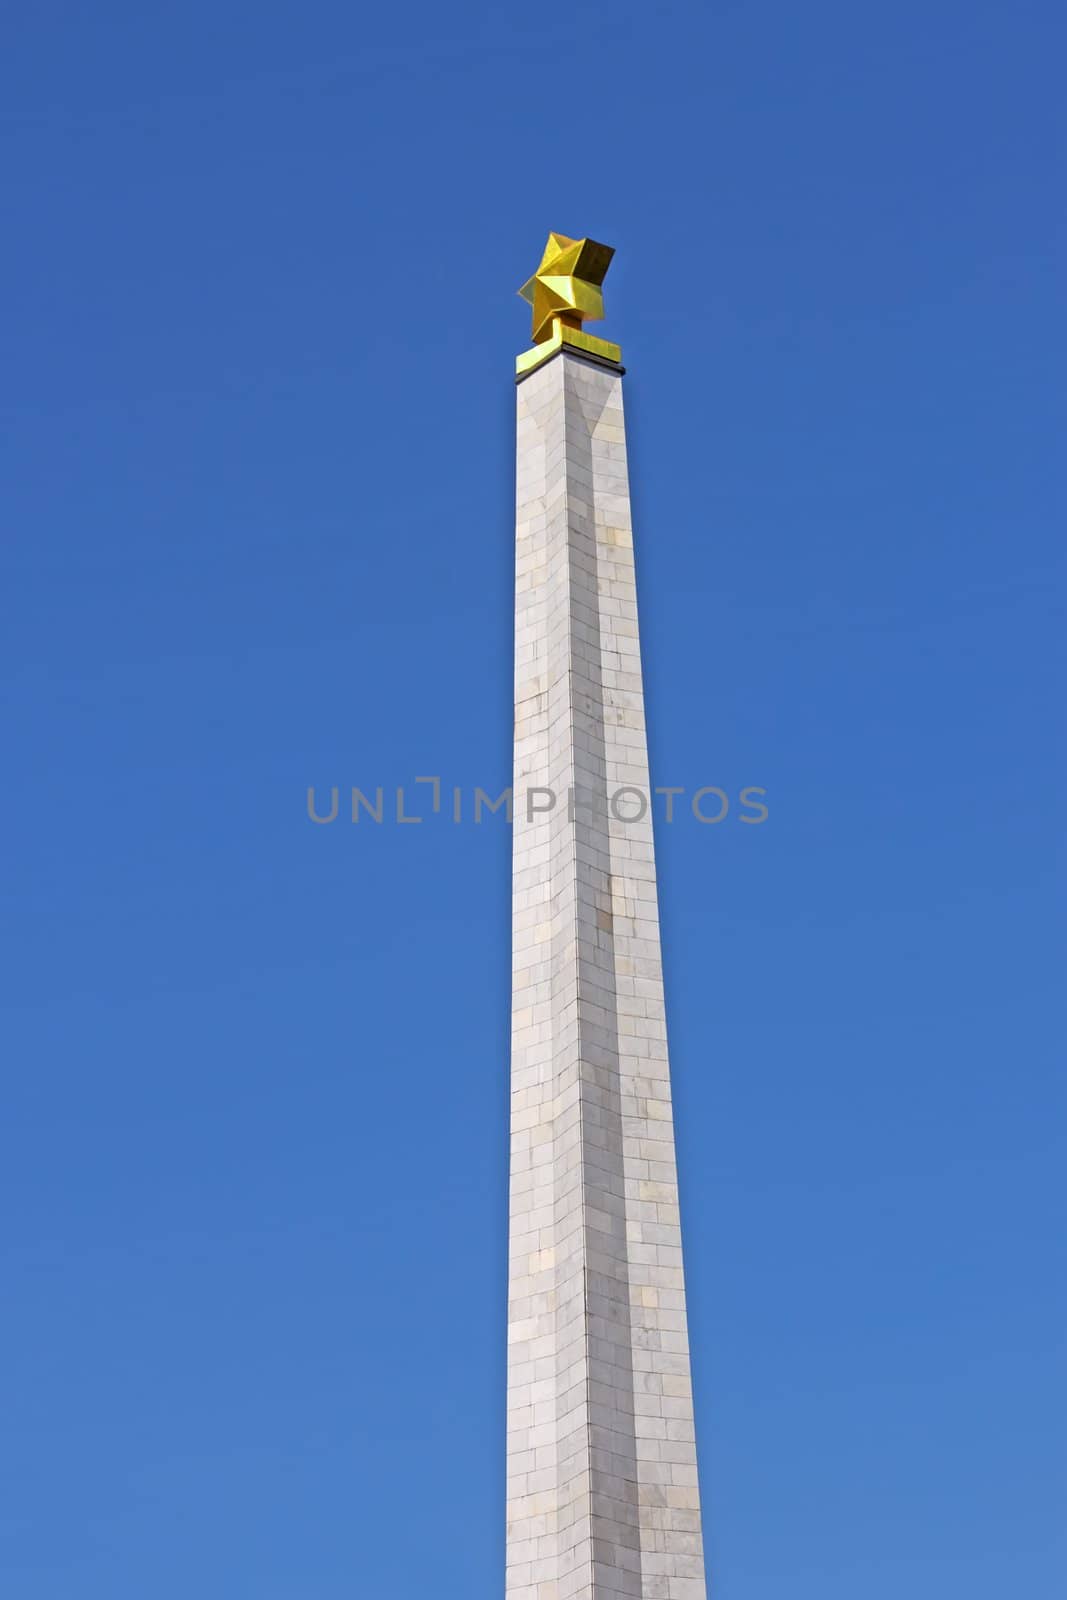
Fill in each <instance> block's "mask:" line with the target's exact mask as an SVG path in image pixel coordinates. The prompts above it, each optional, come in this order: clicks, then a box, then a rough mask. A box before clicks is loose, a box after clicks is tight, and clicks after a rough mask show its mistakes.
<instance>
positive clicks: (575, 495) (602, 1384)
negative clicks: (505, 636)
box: [507, 234, 705, 1600]
mask: <svg viewBox="0 0 1067 1600" xmlns="http://www.w3.org/2000/svg"><path fill="white" fill-rule="evenodd" d="M611 256H612V251H611V250H610V248H608V247H607V246H605V245H599V244H596V243H595V242H594V241H592V240H587V239H583V240H571V239H568V238H565V237H564V236H562V235H559V234H552V235H550V237H549V243H548V247H547V249H546V251H545V257H544V259H543V261H542V263H541V266H540V268H539V270H538V272H537V273H536V274H535V275H534V277H533V278H531V280H530V282H529V283H528V284H527V285H526V287H525V289H524V290H523V291H522V293H523V294H524V295H525V297H526V298H527V299H529V300H530V301H531V303H532V305H533V311H534V328H533V334H534V345H533V348H532V349H531V350H529V351H527V352H526V353H525V355H523V356H520V358H519V361H518V363H517V366H518V382H517V397H518V440H517V460H516V478H517V482H516V530H515V532H516V581H515V769H514V804H515V813H514V860H513V913H512V915H513V952H512V959H513V980H512V984H513V987H512V1057H511V1088H512V1099H511V1135H512V1143H511V1197H510V1278H509V1311H508V1489H507V1499H508V1509H507V1515H508V1528H507V1600H616V1597H620V1596H626V1597H638V1600H703V1597H704V1595H705V1578H704V1559H703V1550H702V1543H701V1531H700V1500H699V1492H698V1487H697V1465H696V1445H695V1438H694V1427H693V1401H692V1390H691V1387H690V1373H689V1346H688V1335H687V1326H686V1309H685V1288H684V1280H683V1274H682V1239H681V1232H680V1227H679V1215H678V1188H677V1178H676V1170H675V1155H674V1127H673V1121H672V1112H671V1089H670V1074H669V1069H668V1062H667V1035H666V1026H665V1020H664V1005H663V974H662V966H661V960H660V936H659V919H658V913H657V905H656V868H655V860H654V853H653V841H652V824H651V806H650V805H649V804H647V801H648V798H649V773H648V755H647V749H646V739H645V713H644V694H643V690H642V681H641V654H640V645H639V639H638V626H637V600H636V592H635V586H634V556H633V538H632V532H631V523H630V495H629V485H628V478H627V467H626V432H625V424H624V420H623V405H622V376H623V368H622V365H621V363H620V354H619V350H618V347H617V346H615V345H612V344H609V343H607V341H605V340H602V339H596V338H593V337H592V336H591V335H589V334H588V333H586V332H585V331H584V329H583V323H584V322H585V321H587V320H592V319H593V318H596V317H600V316H602V315H603V306H602V300H601V285H602V283H603V279H604V274H605V272H606V271H607V267H608V263H609V262H610V260H611ZM624 788H628V789H632V790H634V791H635V792H636V793H635V795H632V796H630V797H629V798H627V797H625V796H623V795H620V793H619V791H620V790H622V789H624ZM641 796H643V797H645V801H646V804H645V806H644V812H643V815H642V816H640V818H639V819H638V820H626V819H628V818H633V817H635V815H636V814H637V813H638V812H639V811H640V810H641V805H640V797H641ZM610 797H614V801H615V804H614V807H613V806H612V804H611V803H610Z"/></svg>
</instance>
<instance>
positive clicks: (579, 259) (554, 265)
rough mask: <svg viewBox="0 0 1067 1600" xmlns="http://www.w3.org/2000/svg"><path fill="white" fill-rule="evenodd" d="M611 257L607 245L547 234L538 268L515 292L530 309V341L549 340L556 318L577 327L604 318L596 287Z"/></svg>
mask: <svg viewBox="0 0 1067 1600" xmlns="http://www.w3.org/2000/svg"><path fill="white" fill-rule="evenodd" d="M614 254H615V251H614V250H613V249H612V247H611V245H610V244H597V242H596V240H595V239H568V238H567V235H566V234H565V233H550V234H549V236H548V243H547V245H546V246H545V253H544V255H543V256H542V257H541V265H540V266H539V267H538V269H537V271H536V272H535V273H534V275H533V277H532V278H530V279H529V281H528V282H527V283H524V284H523V286H522V288H521V289H520V290H519V293H520V294H521V295H522V298H523V299H524V300H528V301H529V302H530V304H531V306H532V307H533V335H532V337H533V341H534V344H541V343H542V342H543V341H544V340H546V339H550V338H551V337H552V331H553V323H554V322H555V321H556V320H557V319H558V320H559V321H560V322H561V323H562V324H563V325H564V326H565V327H569V328H580V327H581V325H582V323H583V322H597V321H599V320H600V318H601V317H602V316H603V315H604V296H603V294H602V293H601V291H600V286H601V284H602V283H603V282H604V275H605V273H606V272H607V270H608V267H609V266H610V265H611V258H612V256H613V255H614Z"/></svg>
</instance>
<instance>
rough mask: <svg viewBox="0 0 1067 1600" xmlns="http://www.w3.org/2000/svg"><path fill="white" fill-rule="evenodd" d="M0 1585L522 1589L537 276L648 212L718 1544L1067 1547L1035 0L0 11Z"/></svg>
mask: <svg viewBox="0 0 1067 1600" xmlns="http://www.w3.org/2000/svg"><path fill="white" fill-rule="evenodd" d="M4 35H5V45H4V51H3V65H2V67H0V75H2V84H3V105H4V112H3V120H2V133H0V139H2V151H3V159H4V166H5V173H6V197H7V198H6V219H5V220H6V223H7V226H6V229H5V233H6V235H7V238H6V243H5V247H4V252H3V256H2V258H0V290H2V296H3V305H4V308H5V314H4V318H3V322H4V330H3V343H4V347H5V360H4V367H5V373H6V379H7V383H6V391H7V392H6V400H5V428H4V445H3V451H4V482H5V488H6V501H7V517H6V521H7V524H8V527H9V530H10V535H11V536H10V537H9V538H8V539H6V540H5V552H4V555H3V580H4V581H3V590H4V595H5V599H4V601H3V606H4V630H3V636H4V641H5V642H4V645H3V651H4V686H5V689H4V703H5V722H6V734H5V747H6V752H7V755H8V758H9V764H8V777H7V781H6V783H5V784H4V786H3V791H2V794H3V806H4V812H5V835H6V840H7V843H8V846H9V850H8V861H7V865H6V867H5V871H4V882H5V900H6V903H7V906H8V909H9V916H8V917H7V918H6V919H5V920H6V926H7V928H8V933H9V939H8V943H7V951H6V955H5V958H4V962H3V978H4V987H5V990H6V994H7V1003H6V1014H7V1018H8V1021H7V1030H6V1031H7V1034H8V1041H9V1042H8V1048H7V1050H6V1052H5V1055H6V1059H7V1067H6V1071H5V1074H4V1080H3V1081H4V1093H3V1106H4V1109H3V1117H2V1132H0V1216H2V1219H3V1223H2V1262H0V1270H2V1279H3V1284H4V1302H5V1309H4V1314H3V1318H2V1321H0V1373H2V1374H3V1388H4V1391H5V1397H4V1404H3V1411H4V1417H5V1421H4V1427H3V1442H2V1444H0V1577H2V1578H3V1580H4V1584H5V1588H6V1590H7V1591H9V1592H10V1593H11V1594H12V1595H17V1596H18V1600H72V1597H75V1596H76V1597H77V1600H143V1597H144V1596H145V1595H151V1596H152V1597H153V1600H187V1597H188V1596H189V1595H190V1594H191V1593H196V1594H198V1595H204V1596H208V1597H214V1596H219V1597H222V1596H225V1597H227V1600H231V1597H239V1596H249V1597H254V1600H342V1597H344V1600H350V1597H352V1596H353V1595H358V1596H363V1595H366V1596H368V1597H370V1596H374V1597H378V1596H381V1597H387V1600H423V1597H425V1596H426V1595H433V1596H435V1597H436V1600H471V1597H474V1596H486V1597H489V1596H496V1595H499V1594H500V1593H501V1592H502V1577H501V1573H502V1559H503V1476H502V1451H503V1399H504V1389H503V1384H504V1367H503V1356H504V1342H503V1333H504V1328H503V1317H504V1288H505V1284H504V1279H505V1220H504V1195H505V1146H506V1110H507V1097H506V1095H507V1089H506V1072H507V1008H508V849H509V840H508V834H507V829H506V827H505V826H504V825H503V824H502V823H501V822H500V821H499V819H498V820H497V821H496V822H495V823H494V822H493V820H492V819H489V820H488V821H487V822H486V823H484V824H483V826H482V827H480V828H475V827H473V826H461V827H454V826H452V825H450V824H449V823H448V822H447V820H446V819H445V818H436V819H434V818H430V819H429V820H428V821H427V822H426V823H424V824H422V825H420V826H417V827H398V826H396V825H395V823H394V824H392V825H388V824H383V825H382V826H381V827H374V826H373V825H371V826H366V825H362V824H361V825H360V826H359V827H358V828H356V827H353V826H352V825H351V824H344V823H338V824H337V825H335V826H331V827H321V828H316V827H314V826H313V825H312V824H311V823H309V821H308V820H307V818H306V815H305V810H304V802H305V792H306V789H307V786H308V785H309V784H315V785H318V786H320V788H323V789H324V788H325V787H327V786H329V785H331V784H338V785H340V786H342V787H344V786H351V785H353V784H357V785H361V786H363V787H373V786H375V785H377V784H382V785H383V786H386V787H387V789H390V790H391V789H392V788H393V787H394V786H395V785H397V784H404V783H408V784H410V781H411V779H412V778H413V777H414V776H415V775H418V774H430V773H439V774H441V775H442V777H443V779H444V781H445V783H446V784H459V785H461V786H462V787H464V788H465V789H466V790H468V791H469V790H471V789H472V788H473V786H474V785H475V784H481V785H483V786H486V787H490V786H494V785H495V786H496V787H497V788H499V787H501V786H503V784H504V783H506V781H507V775H508V771H509V764H510V744H509V741H510V671H511V668H510V648H511V611H510V605H511V597H510V583H511V559H512V557H511V526H510V521H511V493H512V449H513V441H512V429H513V392H512V376H511V373H512V361H513V357H514V355H515V353H516V352H517V351H518V350H519V349H520V348H522V347H523V345H524V344H525V342H526V337H527V327H528V323H527V317H526V313H525V308H524V307H523V306H522V304H521V302H519V301H518V300H515V299H514V298H513V290H514V289H515V288H516V287H517V286H518V284H519V283H521V282H522V280H523V279H524V278H525V277H526V276H527V275H528V274H529V272H530V271H532V269H533V267H534V266H535V265H536V261H537V258H538V255H539V252H540V249H541V246H542V244H543V239H544V235H545V233H546V232H547V230H548V229H549V228H555V229H559V230H561V231H564V232H569V233H572V234H590V235H592V236H594V237H596V238H601V239H605V240H608V241H609V242H611V243H612V244H614V245H615V246H616V248H617V251H618V254H617V257H616V261H615V263H614V265H613V267H612V271H611V274H610V276H609V278H608V282H607V285H606V289H607V294H606V299H607V307H608V320H607V322H606V323H605V324H604V325H603V332H604V333H605V335H606V336H608V337H611V338H617V339H618V340H620V341H621V343H622V345H623V350H624V358H625V360H626V362H627V366H628V378H627V405H628V416H629V428H630V447H631V468H632V473H633V488H634V499H635V510H636V515H637V518H638V538H639V545H638V562H639V582H640V593H641V602H642V610H643V628H644V641H645V652H646V676H647V692H648V699H649V710H650V716H651V725H652V726H651V749H652V758H653V766H654V781H656V782H657V783H661V784H667V783H669V784H680V785H685V786H686V787H688V788H690V789H693V788H696V787H698V786H700V785H702V784H717V785H722V786H723V787H725V788H726V789H727V790H729V791H730V792H735V791H736V790H738V789H739V788H740V787H741V786H742V785H744V784H759V785H763V786H765V787H766V788H767V790H768V797H769V805H770V816H769V819H768V821H767V823H766V824H765V825H764V826H762V827H759V828H745V827H742V826H739V825H737V824H736V823H735V820H734V818H733V816H731V817H730V818H728V819H726V820H725V821H724V822H723V823H722V824H721V825H719V826H716V827H700V826H699V825H697V824H695V823H694V822H692V820H691V819H690V820H689V821H688V822H687V821H686V820H685V818H684V816H683V817H682V819H681V820H680V821H679V822H678V823H677V824H676V825H674V826H671V827H660V829H659V851H660V871H661V906H662V915H663V923H664V939H665V960H666V971H667V982H668V1003H669V1006H670V1017H671V1038H672V1051H673V1061H674V1073H675V1093H676V1105H677V1113H678V1119H679V1144H680V1159H681V1165H682V1182H683V1202H684V1206H685V1221H686V1223H687V1243H688V1276H689V1290H690V1300H691V1319H692V1337H693V1345H694V1361H695V1371H696V1382H697V1386H698V1407H699V1417H698V1425H699V1437H700V1442H701V1448H702V1452H703V1464H702V1472H703V1486H704V1494H705V1501H706V1519H707V1536H708V1545H709V1552H710V1558H711V1563H712V1567H713V1571H714V1575H715V1585H716V1589H715V1592H716V1596H717V1600H781V1597H782V1596H783V1595H785V1594H788V1595H789V1597H790V1600H857V1597H862V1600H890V1597H892V1600H898V1597H899V1596H900V1595H901V1594H907V1595H908V1596H909V1597H910V1600H944V1597H945V1596H946V1595H951V1594H966V1595H967V1596H968V1600H1003V1597H1004V1596H1005V1595H1012V1596H1015V1595H1017V1596H1025V1597H1026V1600H1052V1597H1053V1596H1054V1595H1058V1594H1060V1593H1061V1592H1062V1588H1063V1583H1064V1578H1065V1576H1067V1560H1065V1554H1064V1549H1063V1545H1062V1543H1057V1540H1058V1538H1059V1535H1058V1531H1057V1528H1056V1520H1057V1518H1056V1512H1057V1511H1058V1509H1059V1508H1060V1506H1061V1503H1062V1493H1063V1486H1064V1484H1063V1476H1064V1475H1063V1466H1064V1462H1063V1452H1062V1443H1061V1440H1062V1432H1063V1429H1062V1417H1063V1402H1064V1399H1065V1392H1064V1391H1065V1372H1064V1363H1063V1330H1064V1311H1065V1307H1064V1294H1063V1265H1064V1262H1063V1251H1062V1243H1061V1234H1062V1220H1063V1185H1062V1179H1061V1172H1062V1163H1063V1159H1064V1149H1063V1143H1064V1119H1063V1112H1064V1105H1063V1095H1062V1089H1061V1087H1060V1082H1059V1076H1058V1073H1057V1071H1056V1068H1057V1065H1058V1057H1059V1056H1060V1055H1061V1053H1062V1052H1061V1050H1060V1048H1059V1047H1060V1046H1061V1045H1062V1039H1063V1027H1062V1012H1061V1010H1060V1007H1059V1006H1058V1004H1057V1000H1058V990H1059V988H1060V986H1061V981H1062V980H1061V976H1060V974H1061V970H1062V951H1060V950H1058V949H1057V919H1056V915H1055V912H1056V906H1057V899H1058V897H1059V896H1060V895H1061V894H1062V878H1061V879H1060V880H1059V881H1057V867H1056V857H1055V848H1054V835H1055V832H1056V819H1058V818H1059V816H1060V813H1061V811H1062V779H1063V749H1062V742H1061V729H1062V724H1061V721H1060V706H1061V703H1062V694H1061V692H1059V680H1060V668H1061V657H1060V652H1059V644H1058V637H1057V634H1058V631H1059V626H1060V622H1059V616H1058V613H1057V609H1056V606H1055V603H1054V596H1055V593H1056V590H1057V588H1058V586H1059V583H1060V582H1061V580H1062V568H1061V557H1060V545H1061V540H1062V535H1061V529H1062V523H1063V509H1064V508H1063V496H1062V493H1061V492H1060V491H1061V489H1062V474H1061V473H1060V472H1059V469H1058V465H1057V458H1056V454H1055V452H1056V449H1057V445H1058V443H1059V439H1060V437H1062V426H1063V421H1064V416H1063V410H1064V408H1063V403H1062V369H1063V351H1064V340H1063V334H1064V298H1063V292H1062V289H1061V288H1060V287H1059V281H1061V279H1062V237H1057V233H1056V219H1057V214H1058V213H1060V212H1061V200H1062V194H1061V190H1062V178H1063V161H1062V146H1061V143H1058V140H1059V136H1060V134H1061V131H1062V130H1061V128H1060V126H1059V118H1058V114H1057V112H1058V108H1057V100H1058V98H1060V97H1061V95H1062V82H1061V79H1062V61H1063V54H1064V44H1065V38H1064V26H1063V20H1062V13H1061V12H1060V9H1059V8H1058V7H1054V6H1053V5H1052V4H1051V3H1029V0H1022V3H1020V4H1017V5H1013V6H1010V7H1009V6H1006V5H1003V4H998V5H993V4H989V3H984V0H977V3H976V0H969V3H963V0H958V3H957V0H925V3H922V4H920V3H918V0H900V3H898V4H896V5H894V6H891V7H888V6H887V7H878V8H874V7H867V6H856V5H854V4H845V3H844V0H833V3H831V0H815V3H813V4H809V5H806V6H795V5H786V4H783V3H782V0H768V3H767V4H764V5H762V6H756V5H754V4H751V3H750V4H742V3H740V0H733V3H719V4H709V5H693V4H679V3H674V0H666V3H665V4H661V5H656V6H648V5H637V4H633V3H631V0H621V3H616V4H615V5H613V6H611V7H604V6H593V5H589V4H585V3H583V0H577V3H576V4H574V5H571V6H569V7H567V8H566V9H565V10H564V11H560V12H556V11H553V10H551V9H550V8H546V9H545V10H544V11H543V13H539V12H537V11H536V10H534V9H531V8H529V7H501V6H500V5H493V6H490V5H482V6H478V5H472V4H470V3H465V0H461V3H459V4H456V5H452V6H448V7H440V6H432V7H431V6H428V5H424V4H415V5H410V6H408V7H406V8H404V9H403V10H401V11H395V10H388V9H386V8H379V9H376V10H369V9H367V8H359V7H353V6H350V5H344V6H342V5H341V4H337V3H311V4H306V5H302V6H296V5H295V4H272V3H270V0H260V3H259V4H257V5H255V6H253V5H251V4H248V3H247V0H240V3H235V0H215V3H213V4H211V5H210V6H209V5H207V4H205V3H204V0H187V3H185V4H183V5H181V6H154V7H145V6H143V5H137V6H135V5H133V4H132V3H127V4H118V3H107V0H103V3H101V4H99V5H95V6H91V7H90V6H83V5H78V6H76V5H73V4H71V3H69V0H68V3H60V0H40V3H39V4H35V5H33V6H24V7H21V8H18V9H17V10H10V9H9V14H8V15H7V17H6V19H5V22H4Z"/></svg>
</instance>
